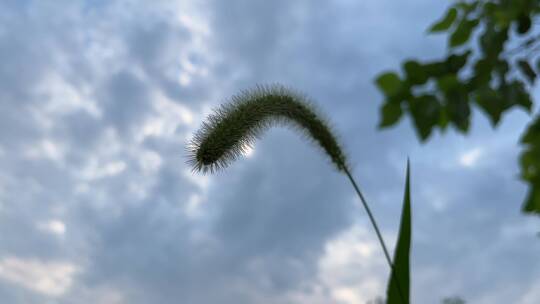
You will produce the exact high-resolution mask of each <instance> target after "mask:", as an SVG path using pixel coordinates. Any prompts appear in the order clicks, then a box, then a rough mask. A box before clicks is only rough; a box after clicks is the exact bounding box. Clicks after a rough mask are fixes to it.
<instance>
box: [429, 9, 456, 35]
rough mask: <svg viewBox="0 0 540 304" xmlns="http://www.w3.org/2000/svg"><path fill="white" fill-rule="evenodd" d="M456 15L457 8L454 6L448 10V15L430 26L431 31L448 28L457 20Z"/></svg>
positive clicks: (440, 30)
mask: <svg viewBox="0 0 540 304" xmlns="http://www.w3.org/2000/svg"><path fill="white" fill-rule="evenodd" d="M456 17H457V10H456V9H455V8H453V7H452V8H450V9H449V10H448V11H447V12H446V15H445V16H444V17H443V18H442V19H441V20H439V21H437V22H436V23H435V24H433V25H432V26H431V27H430V28H429V31H430V32H431V33H437V32H442V31H446V30H448V29H449V28H450V26H452V24H453V23H454V21H455V20H456Z"/></svg>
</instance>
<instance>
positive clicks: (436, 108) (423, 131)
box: [410, 95, 441, 141]
mask: <svg viewBox="0 0 540 304" xmlns="http://www.w3.org/2000/svg"><path fill="white" fill-rule="evenodd" d="M410 109H411V114H412V118H413V122H414V126H415V128H416V132H417V134H418V136H419V137H420V139H421V140H422V141H425V140H426V139H428V137H429V135H431V131H432V129H433V127H434V126H436V125H437V124H438V123H439V121H440V111H441V105H440V103H439V101H438V100H437V97H435V96H434V95H422V96H418V97H415V98H411V99H410Z"/></svg>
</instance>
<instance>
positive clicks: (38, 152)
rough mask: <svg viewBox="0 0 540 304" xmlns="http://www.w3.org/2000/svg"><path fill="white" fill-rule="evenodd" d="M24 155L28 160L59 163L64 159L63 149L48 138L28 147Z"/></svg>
mask: <svg viewBox="0 0 540 304" xmlns="http://www.w3.org/2000/svg"><path fill="white" fill-rule="evenodd" d="M24 155H25V156H26V157H28V158H30V159H50V160H53V161H56V162H60V161H62V159H63V158H64V155H65V147H64V146H63V145H61V144H60V143H58V142H56V141H54V140H52V139H50V138H46V139H43V140H41V141H39V142H38V143H35V144H33V145H30V146H28V147H27V148H26V151H25V152H24Z"/></svg>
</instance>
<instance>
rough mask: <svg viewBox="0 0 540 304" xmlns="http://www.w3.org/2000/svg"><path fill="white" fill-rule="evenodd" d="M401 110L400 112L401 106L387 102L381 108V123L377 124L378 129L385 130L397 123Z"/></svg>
mask: <svg viewBox="0 0 540 304" xmlns="http://www.w3.org/2000/svg"><path fill="white" fill-rule="evenodd" d="M402 114H403V110H401V105H400V104H399V103H393V102H387V103H386V104H384V106H382V108H381V122H380V123H379V128H385V127H388V126H391V125H393V124H395V123H396V122H398V121H399V119H400V118H401V115H402Z"/></svg>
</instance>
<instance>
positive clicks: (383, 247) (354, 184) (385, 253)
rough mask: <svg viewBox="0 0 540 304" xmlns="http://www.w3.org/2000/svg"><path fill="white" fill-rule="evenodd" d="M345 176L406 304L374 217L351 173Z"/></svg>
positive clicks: (402, 300) (346, 171) (347, 172)
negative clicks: (372, 230) (364, 212)
mask: <svg viewBox="0 0 540 304" xmlns="http://www.w3.org/2000/svg"><path fill="white" fill-rule="evenodd" d="M344 171H345V175H347V177H348V178H349V181H350V182H351V184H352V185H353V187H354V190H355V191H356V194H358V197H359V198H360V201H361V202H362V206H364V209H365V210H366V213H367V215H368V217H369V220H370V221H371V225H372V226H373V229H374V230H375V233H376V234H377V238H378V239H379V243H380V245H381V247H382V250H383V252H384V256H385V257H386V262H387V263H388V266H389V267H390V274H391V275H392V276H393V279H394V280H396V286H397V289H398V293H399V297H400V299H401V302H402V303H403V304H406V303H407V302H406V301H405V298H404V296H403V292H402V291H401V287H400V284H399V280H398V278H397V276H396V275H395V271H394V264H393V263H392V259H391V258H390V254H389V253H388V248H387V247H386V244H385V242H384V239H383V237H382V234H381V231H380V230H379V226H378V225H377V221H375V217H374V216H373V213H372V212H371V209H370V208H369V205H368V203H367V202H366V199H365V198H364V195H363V194H362V191H360V188H359V187H358V185H357V184H356V181H355V180H354V178H353V177H352V175H351V173H350V172H349V170H348V169H347V168H345V170H344Z"/></svg>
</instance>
